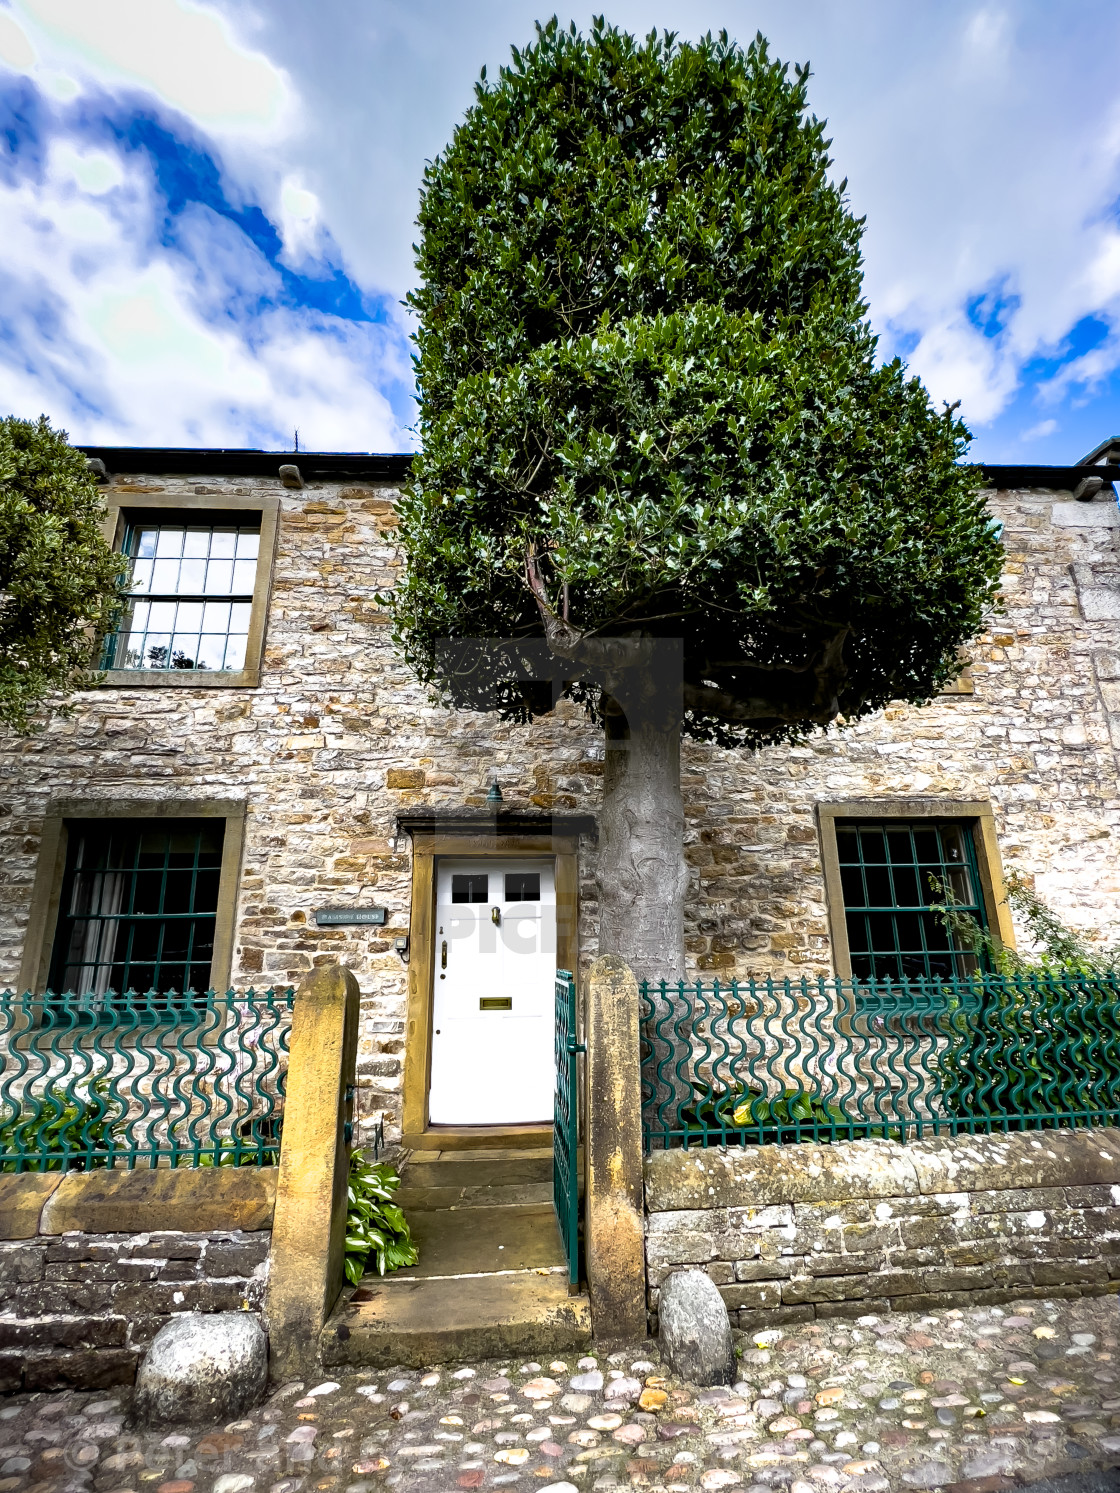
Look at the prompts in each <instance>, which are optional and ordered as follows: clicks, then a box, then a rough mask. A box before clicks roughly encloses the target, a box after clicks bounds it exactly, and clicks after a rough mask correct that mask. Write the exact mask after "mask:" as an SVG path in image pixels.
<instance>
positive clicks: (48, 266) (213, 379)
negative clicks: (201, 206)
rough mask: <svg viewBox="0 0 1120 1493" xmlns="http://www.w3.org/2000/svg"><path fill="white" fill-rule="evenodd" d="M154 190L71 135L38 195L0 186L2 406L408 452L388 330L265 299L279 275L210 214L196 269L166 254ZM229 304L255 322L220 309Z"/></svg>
mask: <svg viewBox="0 0 1120 1493" xmlns="http://www.w3.org/2000/svg"><path fill="white" fill-rule="evenodd" d="M150 189H151V184H150V182H149V181H148V180H147V177H146V172H145V169H144V168H143V167H142V166H140V165H138V164H137V163H136V161H135V159H131V160H130V159H127V158H126V159H120V158H116V157H114V156H112V155H109V154H108V153H107V152H104V151H90V150H86V151H82V150H79V149H77V148H76V147H75V146H74V144H73V143H69V142H65V141H62V142H58V143H56V144H55V145H54V147H53V148H52V149H51V152H50V155H49V157H48V162H47V169H46V172H45V177H44V181H43V182H42V184H40V185H38V186H32V185H30V184H24V185H21V186H18V187H2V186H0V218H2V220H3V222H4V224H5V253H4V260H3V265H2V273H3V281H2V282H0V314H2V315H3V318H4V321H5V325H6V328H7V332H8V336H7V338H6V340H5V344H4V346H3V349H2V351H0V407H2V408H6V409H10V410H12V411H14V412H17V413H21V414H24V415H35V414H38V413H39V411H40V410H46V411H47V412H49V413H50V414H51V415H52V417H53V418H54V419H55V420H56V422H57V423H58V424H60V425H62V426H64V427H65V428H67V429H68V430H69V432H70V434H71V437H72V438H73V439H75V440H84V441H104V442H107V443H122V444H137V445H143V444H149V443H161V444H169V445H174V444H183V445H206V446H222V445H241V444H252V445H266V446H269V445H270V446H286V445H287V444H288V442H289V441H290V438H291V432H292V430H293V429H294V428H295V427H296V426H298V427H299V430H300V438H301V444H306V446H307V447H308V449H316V448H317V449H320V450H329V449H359V450H399V449H402V448H403V447H405V446H407V445H408V444H409V442H408V439H407V436H406V435H405V433H404V432H402V431H401V430H400V428H399V426H398V422H397V420H396V419H395V418H394V415H393V412H392V409H391V407H390V405H389V403H388V400H387V399H386V397H385V396H384V395H383V394H382V393H381V392H379V388H378V385H379V383H384V384H386V385H391V384H393V383H399V382H400V381H401V380H402V379H406V378H407V376H408V365H407V357H406V354H405V352H404V348H403V344H402V339H401V336H400V332H399V330H398V329H397V328H396V327H394V326H380V325H375V324H368V323H361V322H346V321H342V320H340V319H338V318H336V317H332V316H329V315H323V314H321V313H317V312H314V311H310V310H308V309H306V308H299V307H288V306H284V305H280V304H275V297H276V293H277V291H278V289H279V287H278V284H277V276H276V272H275V271H274V270H273V269H272V268H271V267H270V266H269V265H268V264H267V262H266V261H265V260H264V259H263V258H262V257H261V256H260V254H259V252H258V251H257V250H256V249H255V248H254V247H253V246H252V245H251V244H250V242H249V240H248V239H246V238H245V237H244V236H243V235H241V234H240V233H239V232H238V231H237V230H236V228H235V227H234V226H233V225H231V224H230V223H229V222H228V220H226V219H224V218H221V217H219V216H218V215H216V214H211V213H208V212H206V211H205V210H200V211H199V212H197V213H196V214H195V215H194V216H193V218H191V219H190V221H189V224H188V230H189V231H188V232H186V233H185V235H184V237H185V239H186V240H187V241H188V242H189V243H190V246H191V249H192V254H191V257H190V258H186V257H181V256H179V255H176V254H173V253H168V252H166V251H165V250H163V249H162V248H161V247H160V246H159V245H158V243H157V242H156V241H155V240H154V238H153V236H152V234H151V232H150V230H151V226H152V225H151V214H152V204H151V197H150ZM153 245H155V247H153ZM210 247H212V248H213V253H212V254H211V253H210V252H209V249H210ZM201 266H205V274H202V275H200V267H201ZM223 293H225V294H226V295H227V296H232V297H233V300H234V302H236V297H237V295H238V294H244V295H248V296H249V298H250V302H251V307H252V310H251V314H246V315H244V316H240V315H236V314H234V315H231V314H229V313H228V311H226V313H225V314H220V315H219V314H216V302H217V301H219V300H220V299H221V297H222V294H223ZM207 296H209V298H210V301H209V303H208V301H207ZM262 297H263V298H265V299H264V300H263V303H262ZM270 297H271V298H273V303H270V301H269V298H270Z"/></svg>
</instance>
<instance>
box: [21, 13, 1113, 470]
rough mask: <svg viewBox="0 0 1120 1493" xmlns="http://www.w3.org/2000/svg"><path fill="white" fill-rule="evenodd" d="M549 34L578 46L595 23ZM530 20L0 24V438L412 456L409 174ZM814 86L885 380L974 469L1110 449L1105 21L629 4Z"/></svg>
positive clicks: (160, 17) (230, 17)
mask: <svg viewBox="0 0 1120 1493" xmlns="http://www.w3.org/2000/svg"><path fill="white" fill-rule="evenodd" d="M598 8H599V7H598V6H594V7H589V8H587V9H586V10H584V9H576V10H570V11H564V12H563V13H562V18H563V19H565V20H567V19H569V18H571V19H575V20H576V21H577V23H579V24H581V25H586V24H587V22H588V20H589V19H590V15H591V13H592V10H593V9H598ZM551 10H552V6H551V5H549V6H545V7H539V8H538V7H536V6H535V5H530V4H528V3H523V0H484V3H482V4H474V5H462V4H452V3H451V0H409V3H405V0H316V3H315V4H314V5H308V4H306V3H297V0H267V3H265V0H261V3H259V4H254V3H252V0H206V3H201V0H0V224H2V225H3V229H2V233H0V410H2V411H4V412H7V411H9V410H10V411H12V412H15V413H19V414H22V415H37V414H38V413H39V412H40V411H45V412H46V413H48V414H49V415H50V416H51V417H52V419H53V420H55V422H56V423H57V424H59V425H62V426H63V427H64V428H66V429H68V430H69V432H70V434H71V436H72V438H73V439H75V440H83V441H101V442H106V443H126V444H137V445H146V444H152V445H176V444H182V445H210V446H221V445H257V446H266V447H273V448H278V447H288V446H290V443H291V440H292V436H293V432H294V431H295V430H296V429H297V428H298V430H299V433H300V445H301V446H304V447H306V448H313V449H319V450H325V449H346V450H380V451H389V450H407V449H409V448H410V447H411V445H412V441H413V437H412V434H411V429H410V427H411V425H412V422H413V419H414V406H413V403H412V398H411V387H412V386H411V373H410V343H409V336H410V333H411V324H410V320H409V317H408V316H407V314H406V313H405V311H404V310H403V308H402V307H401V305H400V301H401V298H402V297H403V295H404V294H405V292H406V291H407V290H408V288H409V286H410V284H411V279H412V253H411V244H412V241H413V238H414V236H415V230H414V221H413V220H414V218H415V212H416V200H417V189H418V184H419V181H420V176H421V172H422V169H423V163H424V160H425V159H426V158H429V157H431V156H432V155H434V154H435V153H437V152H438V151H439V149H440V148H441V147H442V145H443V144H444V143H445V141H446V140H447V138H448V137H449V135H450V132H451V130H452V129H453V127H454V124H455V122H456V120H457V119H458V118H459V117H460V116H461V114H462V112H463V110H464V109H465V108H466V107H467V105H468V104H469V102H470V99H471V90H472V86H473V82H474V80H475V78H476V77H477V75H478V71H479V69H480V67H481V66H482V65H483V64H484V63H485V64H487V66H488V67H489V68H490V70H491V72H493V70H494V69H495V68H496V67H497V66H498V65H500V63H501V62H502V61H503V60H504V58H505V56H506V55H507V53H508V47H509V45H510V43H511V42H517V43H523V42H525V41H527V40H528V39H529V38H530V37H531V36H532V32H533V21H534V19H535V18H536V17H537V16H538V15H546V14H550V13H551ZM608 16H609V18H610V19H612V20H614V21H616V22H617V23H618V24H621V25H624V26H628V27H630V28H631V29H634V30H639V31H646V30H648V29H649V28H650V27H651V26H653V25H658V26H667V27H669V28H670V29H673V30H677V31H679V32H680V33H681V34H682V35H684V36H695V35H698V34H699V33H701V32H703V31H704V30H707V29H709V28H712V29H719V28H721V27H726V28H727V29H728V30H729V31H730V32H731V33H732V35H734V36H736V37H738V38H739V39H740V40H743V41H747V40H749V38H750V37H751V36H753V34H754V32H755V31H756V30H760V29H761V30H762V31H763V32H764V33H765V34H766V35H768V36H769V38H770V40H771V42H772V45H773V47H774V49H775V50H776V52H777V53H778V55H780V56H782V57H785V58H787V59H790V60H798V61H804V60H809V61H810V62H811V63H812V66H813V70H814V80H813V83H812V85H811V99H812V104H813V107H814V109H815V110H816V112H817V113H818V114H821V115H824V116H826V117H827V118H828V120H829V126H830V133H831V135H832V138H833V142H834V145H833V153H834V155H835V157H836V162H837V165H836V171H837V175H838V176H845V177H847V179H848V183H849V192H850V197H851V201H852V205H853V207H854V208H855V210H856V211H857V212H859V213H861V214H866V216H867V233H866V237H865V245H864V247H865V257H866V288H867V295H868V300H869V303H870V307H871V316H872V321H873V323H874V325H875V328H876V330H877V331H878V332H879V334H880V338H881V346H882V349H883V352H884V353H885V354H893V353H895V352H897V353H900V354H901V355H902V356H904V357H905V358H906V359H907V361H908V362H909V364H910V366H911V367H912V369H913V370H914V371H915V372H917V373H919V374H920V375H921V376H922V377H923V379H924V380H925V381H926V383H927V385H928V386H929V388H930V390H931V392H932V394H933V395H934V397H935V398H937V399H939V400H940V399H949V400H954V399H960V400H961V404H962V410H963V412H964V414H965V416H966V418H967V420H968V421H969V423H970V425H971V426H972V428H973V430H974V432H975V435H976V440H975V442H974V446H973V455H974V456H975V457H976V458H978V459H984V460H989V461H1004V462H1032V463H1033V462H1067V461H1071V460H1076V459H1077V458H1078V457H1080V456H1081V455H1083V454H1084V453H1085V452H1086V451H1087V450H1089V449H1090V448H1091V447H1092V446H1094V445H1096V444H1097V443H1098V442H1099V441H1101V440H1103V439H1105V438H1106V437H1108V436H1112V435H1120V411H1118V396H1120V221H1118V209H1120V99H1118V98H1117V97H1116V96H1115V88H1114V82H1113V76H1112V74H1113V72H1114V68H1115V58H1116V56H1117V55H1118V54H1120V7H1117V6H1116V5H1115V4H1107V3H1105V0H1063V4H1061V5H1057V4H1054V3H1053V0H1008V3H1006V4H1001V3H978V0H908V3H907V4H905V5H900V4H899V3H898V0H758V3H747V0H725V3H723V4H715V3H710V0H690V3H688V4H685V3H684V0H641V3H638V0H621V3H619V4H616V5H615V6H614V8H613V9H611V10H609V11H608Z"/></svg>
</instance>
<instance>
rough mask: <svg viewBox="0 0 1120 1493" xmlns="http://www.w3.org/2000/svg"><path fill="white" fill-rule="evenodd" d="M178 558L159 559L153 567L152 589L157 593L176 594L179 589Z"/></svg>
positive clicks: (164, 594)
mask: <svg viewBox="0 0 1120 1493" xmlns="http://www.w3.org/2000/svg"><path fill="white" fill-rule="evenodd" d="M179 564H180V562H179V561H178V560H157V561H156V563H155V564H154V565H153V567H152V585H151V589H152V591H153V592H156V593H157V594H160V595H163V596H167V595H174V593H175V592H176V591H177V590H178V589H179Z"/></svg>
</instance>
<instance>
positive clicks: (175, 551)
mask: <svg viewBox="0 0 1120 1493" xmlns="http://www.w3.org/2000/svg"><path fill="white" fill-rule="evenodd" d="M182 553H183V531H182V529H165V528H163V527H162V525H161V527H160V528H159V530H158V531H157V536H156V554H157V555H158V556H160V557H161V558H164V557H167V556H171V555H174V556H175V557H176V558H178V556H179V555H181V554H182Z"/></svg>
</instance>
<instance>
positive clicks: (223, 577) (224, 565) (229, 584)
mask: <svg viewBox="0 0 1120 1493" xmlns="http://www.w3.org/2000/svg"><path fill="white" fill-rule="evenodd" d="M215 538H217V536H216V535H215ZM206 590H207V592H208V593H209V594H210V595H214V594H215V593H217V594H218V595H220V596H221V595H224V596H228V595H229V593H230V592H231V591H232V590H233V561H232V560H210V561H208V562H207V566H206Z"/></svg>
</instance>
